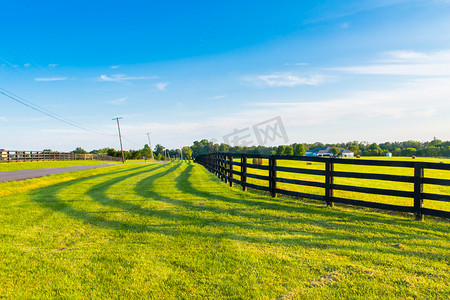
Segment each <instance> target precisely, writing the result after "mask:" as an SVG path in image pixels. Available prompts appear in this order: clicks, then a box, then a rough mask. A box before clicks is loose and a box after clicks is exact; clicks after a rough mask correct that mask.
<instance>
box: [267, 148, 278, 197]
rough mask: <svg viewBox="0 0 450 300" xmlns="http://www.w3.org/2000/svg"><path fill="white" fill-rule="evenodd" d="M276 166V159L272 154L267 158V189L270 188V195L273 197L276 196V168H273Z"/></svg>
mask: <svg viewBox="0 0 450 300" xmlns="http://www.w3.org/2000/svg"><path fill="white" fill-rule="evenodd" d="M276 167H277V160H276V158H275V157H273V155H271V156H270V158H269V189H270V195H271V196H272V197H273V198H276V197H277V196H278V195H277V193H276V192H275V190H276V188H277V181H276V179H277V170H275V168H276Z"/></svg>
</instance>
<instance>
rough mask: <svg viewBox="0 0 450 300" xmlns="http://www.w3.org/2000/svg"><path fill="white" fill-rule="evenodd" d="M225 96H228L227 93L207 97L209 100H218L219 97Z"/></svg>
mask: <svg viewBox="0 0 450 300" xmlns="http://www.w3.org/2000/svg"><path fill="white" fill-rule="evenodd" d="M226 97H228V95H218V96H212V97H209V98H208V99H209V100H219V99H223V98H226Z"/></svg>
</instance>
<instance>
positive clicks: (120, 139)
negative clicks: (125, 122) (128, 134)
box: [113, 117, 125, 163]
mask: <svg viewBox="0 0 450 300" xmlns="http://www.w3.org/2000/svg"><path fill="white" fill-rule="evenodd" d="M120 119H122V117H120V118H114V119H113V120H116V121H117V129H118V130H119V141H120V151H122V163H125V156H124V155H123V147H122V135H121V134H120V125H119V120H120Z"/></svg>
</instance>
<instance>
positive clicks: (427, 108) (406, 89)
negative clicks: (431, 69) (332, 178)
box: [251, 77, 450, 126]
mask: <svg viewBox="0 0 450 300" xmlns="http://www.w3.org/2000/svg"><path fill="white" fill-rule="evenodd" d="M447 86H450V77H445V78H433V79H418V80H413V81H410V82H408V83H405V84H403V85H401V86H399V87H398V88H396V89H390V90H368V91H359V92H355V93H354V94H353V95H349V96H347V97H342V98H334V99H333V98H331V99H325V100H322V101H302V102H269V103H267V102H264V103H254V104H251V106H252V109H251V111H252V114H253V115H254V116H258V115H270V114H274V113H275V114H279V115H282V116H283V118H286V120H287V121H289V123H290V124H291V125H298V126H303V125H324V124H330V123H333V122H337V121H339V122H340V121H344V120H354V121H355V120H370V119H378V120H379V118H387V119H391V120H395V119H407V120H415V119H414V118H413V117H414V116H420V117H422V118H431V117H433V116H435V115H437V114H440V113H441V112H444V111H448V110H449V109H450V103H449V102H448V100H447V99H448V98H449V97H450V90H449V89H448V88H447ZM255 107H256V109H255ZM299 115H301V116H302V118H298V116H299Z"/></svg>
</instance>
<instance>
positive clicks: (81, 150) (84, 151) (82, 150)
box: [72, 147, 87, 154]
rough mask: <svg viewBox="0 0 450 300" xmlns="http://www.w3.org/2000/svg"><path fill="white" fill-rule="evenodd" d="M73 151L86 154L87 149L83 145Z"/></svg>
mask: <svg viewBox="0 0 450 300" xmlns="http://www.w3.org/2000/svg"><path fill="white" fill-rule="evenodd" d="M72 153H75V154H86V153H87V151H86V150H84V149H83V148H81V147H77V148H75V150H73V151H72Z"/></svg>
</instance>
